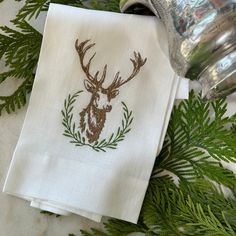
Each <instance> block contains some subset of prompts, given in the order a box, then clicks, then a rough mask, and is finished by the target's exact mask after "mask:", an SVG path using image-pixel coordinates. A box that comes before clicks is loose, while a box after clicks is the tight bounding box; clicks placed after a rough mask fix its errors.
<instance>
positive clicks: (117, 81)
mask: <svg viewBox="0 0 236 236" xmlns="http://www.w3.org/2000/svg"><path fill="white" fill-rule="evenodd" d="M130 61H131V62H132V64H133V71H132V73H131V75H130V76H129V77H128V78H127V79H126V80H122V79H121V76H120V72H117V73H116V75H115V78H114V80H113V82H112V83H111V84H110V85H109V87H108V88H107V89H108V90H113V89H117V88H119V87H121V86H122V85H124V84H126V83H127V82H128V81H130V80H131V79H133V78H134V77H135V76H136V75H137V74H138V73H139V71H140V68H141V67H142V66H143V65H144V64H145V63H146V61H147V58H145V59H143V58H142V57H141V55H140V53H139V52H138V53H137V52H134V58H130Z"/></svg>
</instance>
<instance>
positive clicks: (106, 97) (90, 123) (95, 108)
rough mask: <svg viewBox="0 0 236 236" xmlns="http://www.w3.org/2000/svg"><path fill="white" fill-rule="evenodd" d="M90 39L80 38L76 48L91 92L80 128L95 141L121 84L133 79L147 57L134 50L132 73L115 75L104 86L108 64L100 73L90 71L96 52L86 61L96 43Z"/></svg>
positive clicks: (131, 59)
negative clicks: (106, 85) (123, 75)
mask: <svg viewBox="0 0 236 236" xmlns="http://www.w3.org/2000/svg"><path fill="white" fill-rule="evenodd" d="M89 42H90V40H85V41H83V42H81V43H79V41H78V39H77V40H76V42H75V48H76V51H77V52H78V55H79V60H80V64H81V68H82V70H83V72H84V73H85V76H86V79H85V80H84V86H85V88H86V90H87V91H88V92H89V93H91V98H90V101H89V103H88V105H87V107H86V108H84V109H83V110H82V112H80V128H81V131H82V132H85V133H86V136H87V138H88V141H89V142H90V143H93V142H95V141H97V140H98V139H99V136H100V134H101V132H102V129H103V127H104V124H105V121H106V113H107V112H110V111H111V109H112V105H111V100H112V99H114V98H115V97H116V96H117V95H118V94H119V89H120V87H121V86H123V85H124V84H126V83H127V82H129V81H130V80H132V79H133V78H134V77H135V76H136V75H137V74H138V73H139V71H140V68H141V67H142V66H143V65H144V64H145V63H146V61H147V59H146V58H145V59H142V57H141V55H140V53H136V52H134V58H130V61H131V62H132V65H133V70H132V72H131V74H130V75H129V76H128V78H126V79H122V78H121V76H120V72H117V73H116V74H115V76H114V79H113V81H112V83H111V84H110V85H109V86H108V87H107V88H104V87H103V83H104V81H105V79H106V73H107V65H105V66H104V68H103V71H102V73H101V76H99V75H100V71H97V72H96V73H95V74H91V73H90V66H91V62H92V60H93V58H94V57H95V55H96V52H95V53H94V54H93V55H92V56H91V57H90V58H89V60H88V62H87V63H85V62H84V59H85V55H86V53H87V51H88V50H89V49H91V48H92V47H93V46H94V45H95V43H92V44H90V43H89Z"/></svg>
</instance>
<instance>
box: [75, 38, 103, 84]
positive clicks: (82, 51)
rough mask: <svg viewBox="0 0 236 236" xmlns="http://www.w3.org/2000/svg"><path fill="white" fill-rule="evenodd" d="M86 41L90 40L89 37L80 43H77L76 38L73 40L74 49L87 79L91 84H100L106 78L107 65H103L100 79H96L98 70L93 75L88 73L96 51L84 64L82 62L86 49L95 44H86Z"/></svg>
mask: <svg viewBox="0 0 236 236" xmlns="http://www.w3.org/2000/svg"><path fill="white" fill-rule="evenodd" d="M88 42H90V39H87V40H85V41H83V42H81V43H79V40H78V39H77V40H76V42H75V49H76V51H77V52H78V55H79V58H80V64H81V67H82V69H83V71H84V73H85V75H86V76H87V78H88V80H89V81H90V82H91V83H93V84H97V85H101V84H102V83H103V82H104V80H105V78H106V72H107V65H105V66H104V68H103V73H102V76H101V78H100V80H98V75H99V71H97V72H96V73H95V75H91V74H90V72H89V70H90V65H91V62H92V60H93V58H94V57H95V55H96V52H95V53H94V54H93V55H92V56H91V57H90V59H89V61H88V63H87V64H86V65H85V64H84V57H85V54H86V53H87V51H88V50H89V49H91V48H92V47H94V45H95V43H91V44H88Z"/></svg>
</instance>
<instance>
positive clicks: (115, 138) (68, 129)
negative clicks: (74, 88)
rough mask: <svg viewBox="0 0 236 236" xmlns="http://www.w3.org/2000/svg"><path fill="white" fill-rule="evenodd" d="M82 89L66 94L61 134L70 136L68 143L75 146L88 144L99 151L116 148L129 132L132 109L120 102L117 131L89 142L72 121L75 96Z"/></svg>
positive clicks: (62, 112)
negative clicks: (121, 113) (120, 116)
mask: <svg viewBox="0 0 236 236" xmlns="http://www.w3.org/2000/svg"><path fill="white" fill-rule="evenodd" d="M82 92H83V91H78V92H76V93H75V94H73V95H70V94H69V95H68V97H67V99H65V101H64V109H63V110H62V111H61V114H62V117H63V119H62V125H63V126H64V129H65V130H64V133H63V135H64V136H66V137H68V138H71V139H72V140H71V141H70V143H72V144H74V145H75V146H78V147H80V146H89V147H91V148H92V149H93V150H95V151H97V152H99V151H103V152H106V151H107V149H116V148H117V146H118V143H119V142H121V141H123V140H124V138H125V135H126V134H127V133H129V132H130V130H131V129H130V127H131V124H132V122H133V117H132V111H129V110H128V107H127V106H126V104H125V103H124V102H122V106H123V119H122V122H121V123H122V126H121V127H118V129H117V131H116V132H114V133H112V134H111V135H110V137H109V138H108V139H103V140H101V141H97V142H95V143H92V144H90V143H89V142H87V141H86V138H85V137H83V136H82V135H81V133H80V129H79V128H76V124H75V122H73V108H74V107H73V104H74V103H75V101H76V98H77V97H78V96H79V95H80V93H82Z"/></svg>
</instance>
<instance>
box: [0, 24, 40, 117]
mask: <svg viewBox="0 0 236 236" xmlns="http://www.w3.org/2000/svg"><path fill="white" fill-rule="evenodd" d="M12 22H13V23H14V25H15V26H16V27H17V29H18V30H19V31H16V30H13V29H11V28H9V27H6V26H5V27H0V29H1V30H2V32H3V33H4V34H0V59H2V58H3V57H4V59H5V64H6V66H8V71H5V72H2V73H0V84H1V83H2V82H3V81H5V80H6V79H8V78H12V77H14V78H21V79H24V82H23V83H22V84H21V86H20V87H19V88H18V89H17V90H16V91H15V92H14V93H13V94H12V95H9V96H1V97H0V101H1V104H0V115H1V113H2V111H3V109H5V110H6V111H7V112H8V113H10V112H12V111H15V109H16V108H17V109H19V108H21V107H22V106H24V105H25V104H26V95H27V94H28V93H30V91H31V89H32V84H33V79H34V71H35V68H36V65H37V62H38V57H39V51H40V45H41V40H42V35H41V34H40V33H39V32H38V31H36V30H35V29H34V28H33V27H32V26H31V25H29V24H28V23H27V22H25V21H22V22H18V21H12Z"/></svg>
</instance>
